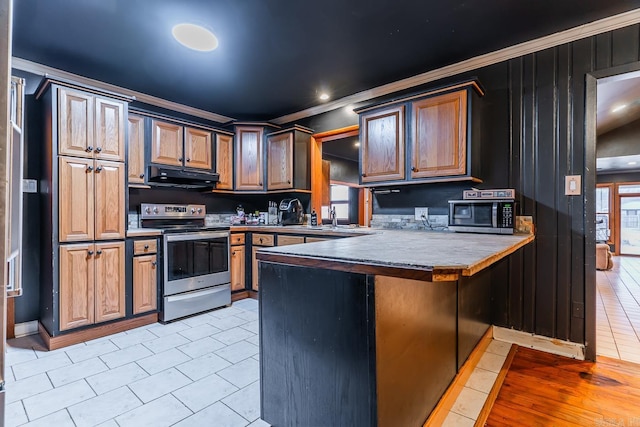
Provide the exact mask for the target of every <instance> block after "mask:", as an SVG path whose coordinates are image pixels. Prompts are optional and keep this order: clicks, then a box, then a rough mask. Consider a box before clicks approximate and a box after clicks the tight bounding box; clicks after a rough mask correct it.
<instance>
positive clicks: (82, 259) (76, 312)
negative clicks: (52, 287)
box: [58, 243, 95, 331]
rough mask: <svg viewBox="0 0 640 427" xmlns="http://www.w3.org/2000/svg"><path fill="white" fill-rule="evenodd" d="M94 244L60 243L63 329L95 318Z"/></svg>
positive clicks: (60, 288)
mask: <svg viewBox="0 0 640 427" xmlns="http://www.w3.org/2000/svg"><path fill="white" fill-rule="evenodd" d="M94 256H95V247H94V245H93V244H92V243H84V244H75V245H60V283H59V293H58V301H59V311H58V312H59V316H60V330H61V331H64V330H66V329H72V328H77V327H80V326H85V325H90V324H92V323H93V321H94V304H93V301H94V270H93V269H94V258H93V257H94Z"/></svg>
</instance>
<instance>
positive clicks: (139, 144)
mask: <svg viewBox="0 0 640 427" xmlns="http://www.w3.org/2000/svg"><path fill="white" fill-rule="evenodd" d="M128 126H129V129H128V130H129V163H128V176H129V184H144V117H140V116H135V115H130V116H129V118H128Z"/></svg>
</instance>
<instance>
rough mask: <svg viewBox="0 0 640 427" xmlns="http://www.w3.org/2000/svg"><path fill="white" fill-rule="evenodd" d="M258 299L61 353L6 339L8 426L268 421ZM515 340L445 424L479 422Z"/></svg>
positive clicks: (496, 348)
mask: <svg viewBox="0 0 640 427" xmlns="http://www.w3.org/2000/svg"><path fill="white" fill-rule="evenodd" d="M257 310H258V302H257V301H256V300H252V299H246V300H242V301H237V302H235V303H234V304H233V305H232V307H229V308H223V309H220V310H215V311H212V312H209V313H206V314H202V315H199V316H195V317H191V318H189V319H185V320H181V321H177V322H174V323H171V324H168V325H161V324H159V323H156V324H153V325H148V326H144V327H141V328H137V329H133V330H130V331H127V332H122V333H119V334H115V335H110V336H108V337H104V338H100V339H97V340H93V341H87V342H84V343H81V344H78V345H74V346H70V347H65V348H62V349H59V350H54V351H50V352H48V351H45V350H44V347H43V344H42V341H41V340H40V338H39V337H38V336H37V335H31V336H27V337H23V338H18V339H14V340H9V341H8V342H7V357H6V362H7V368H6V375H7V395H6V399H7V406H6V425H7V426H8V427H11V426H18V425H24V426H52V425H55V426H56V427H66V426H77V427H84V426H103V427H117V426H122V427H124V426H135V427H143V426H153V427H161V426H172V425H175V426H179V427H186V426H194V427H201V426H209V425H212V426H213V425H215V426H224V427H235V426H253V427H255V426H268V424H267V423H265V422H263V421H262V420H260V419H259V415H260V390H259V369H258V361H259V355H258V322H257V319H258V313H257ZM510 347H511V344H510V343H504V342H500V341H495V340H494V341H492V342H491V344H490V345H489V347H488V348H487V350H486V352H485V354H484V355H483V356H482V358H481V359H480V362H479V363H478V366H477V367H476V368H475V370H474V371H473V373H472V375H471V376H470V378H469V380H468V381H467V384H466V386H465V387H464V389H463V391H462V393H461V394H460V396H459V397H458V399H457V401H456V403H455V405H454V406H453V408H452V410H451V412H450V413H449V415H448V417H447V419H446V420H445V424H444V426H446V427H453V426H473V425H474V422H475V419H476V418H477V416H478V414H479V413H480V410H481V409H482V406H483V405H484V402H485V400H486V398H487V396H488V393H489V391H490V390H491V387H492V386H493V383H494V382H495V379H496V378H497V376H498V372H500V368H501V367H502V364H503V363H504V360H505V359H506V356H507V354H508V352H509V348H510Z"/></svg>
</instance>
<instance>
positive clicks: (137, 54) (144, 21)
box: [13, 0, 640, 120]
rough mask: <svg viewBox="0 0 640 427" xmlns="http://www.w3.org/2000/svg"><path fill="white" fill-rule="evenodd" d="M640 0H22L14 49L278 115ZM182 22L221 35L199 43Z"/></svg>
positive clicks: (160, 89) (225, 106)
mask: <svg viewBox="0 0 640 427" xmlns="http://www.w3.org/2000/svg"><path fill="white" fill-rule="evenodd" d="M638 7H640V0H633V1H631V0H607V1H602V0H563V1H557V0H553V1H551V0H538V1H511V0H450V1H434V0H423V1H415V0H414V1H409V0H396V1H395V2H389V1H383V0H324V1H322V2H310V1H294V0H288V1H287V0H268V1H264V0H181V1H176V0H153V1H151V0H146V1H143V0H47V1H44V0H19V1H15V2H14V31H13V54H14V56H15V57H18V58H22V59H26V60H29V61H33V62H36V63H40V64H45V65H48V66H50V67H54V68H57V69H61V70H64V71H67V72H71V73H74V74H78V75H81V76H85V77H89V78H92V79H96V80H99V81H103V82H106V83H111V84H114V85H117V86H120V87H124V88H127V89H130V90H134V91H137V92H141V93H144V94H147V95H152V96H155V97H158V98H162V99H165V100H168V101H173V102H177V103H180V104H184V105H187V106H191V107H195V108H198V109H202V110H205V111H209V112H212V113H217V114H221V115H224V116H227V117H232V118H235V119H239V120H269V119H274V118H277V117H280V116H283V115H285V114H290V113H294V112H297V111H300V110H303V109H306V108H309V107H312V106H314V105H318V104H320V103H321V101H319V100H318V95H319V93H320V92H321V91H327V92H328V93H329V94H330V96H331V99H338V98H341V97H344V96H348V95H351V94H354V93H357V92H360V91H363V90H366V89H370V88H372V87H376V86H379V85H382V84H386V83H390V82H393V81H397V80H399V79H403V78H406V77H410V76H413V75H416V74H420V73H423V72H427V71H430V70H433V69H437V68H440V67H442V66H445V65H448V64H452V63H456V62H459V61H462V60H465V59H469V58H472V57H475V56H477V55H480V54H484V53H488V52H491V51H495V50H498V49H501V48H504V47H508V46H511V45H514V44H518V43H521V42H525V41H528V40H532V39H535V38H539V37H541V36H545V35H548V34H552V33H555V32H558V31H561V30H565V29H568V28H572V27H575V26H578V25H581V24H584V23H588V22H591V21H594V20H598V19H601V18H604V17H607V16H610V15H614V14H618V13H622V12H625V11H629V10H631V9H634V8H638ZM181 22H191V23H198V24H201V25H203V26H205V27H207V28H209V29H211V30H212V31H213V32H214V34H216V36H217V38H218V40H219V47H218V49H216V50H215V51H213V52H209V53H202V52H195V51H190V50H188V49H186V48H184V47H183V46H182V45H180V44H178V43H177V42H176V41H175V40H174V39H173V38H172V36H171V28H172V27H173V26H174V25H175V24H178V23H181Z"/></svg>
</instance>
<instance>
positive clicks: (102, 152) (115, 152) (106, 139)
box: [93, 97, 125, 162]
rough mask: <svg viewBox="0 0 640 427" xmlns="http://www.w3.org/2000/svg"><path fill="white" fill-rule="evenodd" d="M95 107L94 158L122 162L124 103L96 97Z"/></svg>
mask: <svg viewBox="0 0 640 427" xmlns="http://www.w3.org/2000/svg"><path fill="white" fill-rule="evenodd" d="M95 108H96V110H95V111H96V112H95V120H96V122H95V147H94V149H93V151H94V153H95V156H96V158H97V159H103V160H114V161H117V162H124V147H125V144H124V104H123V103H122V102H120V101H114V100H111V99H106V98H99V97H96V98H95Z"/></svg>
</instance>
